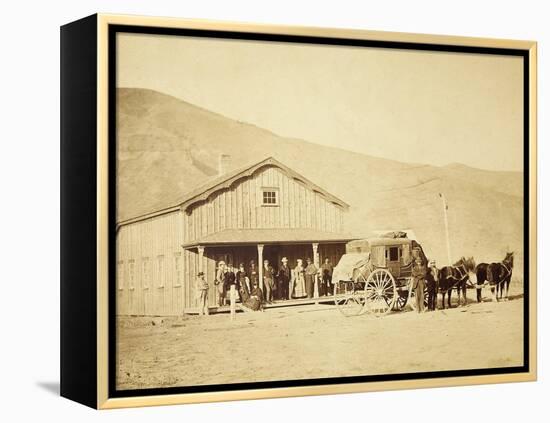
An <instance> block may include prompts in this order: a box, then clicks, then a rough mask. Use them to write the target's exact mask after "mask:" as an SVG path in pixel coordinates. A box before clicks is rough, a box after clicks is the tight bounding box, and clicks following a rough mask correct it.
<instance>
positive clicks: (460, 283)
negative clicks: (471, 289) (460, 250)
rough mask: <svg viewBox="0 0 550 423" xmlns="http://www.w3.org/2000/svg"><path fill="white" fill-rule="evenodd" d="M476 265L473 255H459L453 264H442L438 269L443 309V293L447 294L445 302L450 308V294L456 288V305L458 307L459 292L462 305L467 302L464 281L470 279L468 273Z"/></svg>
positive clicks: (459, 303) (459, 302) (443, 306)
mask: <svg viewBox="0 0 550 423" xmlns="http://www.w3.org/2000/svg"><path fill="white" fill-rule="evenodd" d="M475 267H476V264H475V261H474V258H473V257H469V258H465V257H461V258H460V260H458V261H457V262H456V263H455V264H454V265H452V266H444V267H442V268H441V270H440V271H439V293H440V294H441V306H442V308H443V309H445V294H447V295H448V297H447V303H448V305H449V308H451V294H452V292H453V288H456V292H457V294H458V306H459V307H460V305H461V301H460V293H461V292H462V296H463V297H464V305H466V304H468V301H467V299H466V283H467V282H468V281H469V280H470V274H471V273H473V271H474V268H475Z"/></svg>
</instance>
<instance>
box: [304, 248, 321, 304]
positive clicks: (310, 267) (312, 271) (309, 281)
mask: <svg viewBox="0 0 550 423" xmlns="http://www.w3.org/2000/svg"><path fill="white" fill-rule="evenodd" d="M306 262H307V266H306V269H305V274H306V294H307V297H308V298H313V292H314V290H315V278H316V277H317V272H318V271H319V270H318V269H317V266H315V264H313V263H312V261H311V259H310V258H309V257H308V258H307V259H306Z"/></svg>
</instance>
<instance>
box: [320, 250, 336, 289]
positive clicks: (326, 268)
mask: <svg viewBox="0 0 550 423" xmlns="http://www.w3.org/2000/svg"><path fill="white" fill-rule="evenodd" d="M332 271H333V267H332V263H331V262H330V259H329V258H326V259H325V262H324V263H323V264H322V265H321V295H332V290H333V288H332Z"/></svg>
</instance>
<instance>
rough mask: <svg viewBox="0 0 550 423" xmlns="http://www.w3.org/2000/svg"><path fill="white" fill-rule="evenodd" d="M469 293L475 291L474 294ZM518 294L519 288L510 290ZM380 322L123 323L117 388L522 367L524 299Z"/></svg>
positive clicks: (271, 313) (293, 314) (322, 310)
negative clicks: (516, 291) (515, 290)
mask: <svg viewBox="0 0 550 423" xmlns="http://www.w3.org/2000/svg"><path fill="white" fill-rule="evenodd" d="M468 294H469V295H475V294H474V293H472V292H469V293H468ZM512 294H514V292H512ZM470 301H471V302H470V304H469V305H468V306H463V307H458V308H453V309H450V310H444V311H443V310H439V311H436V312H428V313H425V314H417V313H415V312H400V313H392V314H389V315H386V316H384V317H382V318H375V317H372V316H360V317H349V318H347V317H344V316H342V315H341V314H340V313H339V312H338V311H337V310H335V309H334V308H332V307H330V306H301V307H292V308H276V309H269V310H267V311H265V312H263V313H261V312H256V313H239V314H237V318H236V320H235V321H230V319H229V316H228V315H227V314H218V315H211V316H205V317H199V316H185V317H178V318H144V317H139V318H137V317H133V318H131V317H121V318H119V321H118V331H119V332H118V345H117V347H118V348H117V350H118V372H117V386H118V388H119V389H135V388H151V387H171V386H186V385H200V384H219V383H231V382H233V383H235V382H256V381H270V380H288V379H303V378H319V377H337V376H356V375H374V374H389V373H403V372H418V371H437V370H454V369H475V368H488V367H502V366H517V365H521V364H522V362H523V298H522V296H521V295H517V293H516V295H515V296H513V297H512V299H511V300H510V301H508V302H499V303H493V302H484V303H481V304H477V303H475V302H473V300H470Z"/></svg>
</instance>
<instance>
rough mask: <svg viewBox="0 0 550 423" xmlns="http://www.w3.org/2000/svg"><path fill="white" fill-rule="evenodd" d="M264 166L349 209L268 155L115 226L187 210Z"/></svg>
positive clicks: (344, 203)
mask: <svg viewBox="0 0 550 423" xmlns="http://www.w3.org/2000/svg"><path fill="white" fill-rule="evenodd" d="M266 166H274V167H278V168H279V169H281V170H283V171H284V172H285V173H286V174H287V175H289V176H290V177H291V178H293V179H295V180H297V181H299V182H301V183H302V184H304V185H305V186H306V187H308V188H309V189H311V190H312V191H316V192H318V193H320V194H321V195H322V196H323V197H325V198H326V199H327V200H328V201H331V202H332V203H335V204H337V205H339V206H340V207H342V208H344V209H345V210H347V209H349V204H347V203H346V202H344V201H342V200H341V199H339V198H338V197H336V196H334V195H332V194H331V193H329V192H328V191H326V190H325V189H323V188H321V187H320V186H319V185H316V184H315V183H313V182H311V181H310V180H309V179H307V178H306V177H305V176H303V175H300V174H299V173H298V172H296V171H294V170H293V169H291V168H289V167H288V166H286V165H284V164H283V163H281V162H280V161H279V160H277V159H275V158H273V157H268V158H266V159H263V160H261V161H259V162H255V163H253V164H249V165H247V166H243V167H241V168H238V169H235V170H233V171H230V172H228V173H225V174H223V175H220V176H218V177H215V178H213V179H211V180H209V181H208V182H206V183H204V184H203V185H200V186H198V187H197V188H195V189H193V190H192V191H190V192H188V193H187V194H184V195H183V197H182V198H181V199H180V200H179V201H178V202H175V204H174V205H172V206H169V207H166V208H163V209H161V210H155V211H152V212H151V213H147V214H144V215H141V216H136V217H133V218H131V219H127V220H124V221H121V222H118V225H117V226H119V227H120V226H123V225H127V224H129V223H134V222H138V221H140V220H144V219H148V218H151V217H155V216H160V215H163V214H166V213H171V212H174V211H178V210H180V209H181V210H184V211H187V210H189V208H190V207H191V206H192V205H193V204H196V203H198V202H202V201H206V200H208V198H209V197H210V196H211V195H212V194H214V193H215V192H216V191H219V190H223V189H230V188H231V187H232V185H233V184H234V183H235V182H236V181H238V180H239V179H242V178H244V177H250V176H252V175H253V174H254V172H256V171H257V170H259V169H261V168H262V167H266Z"/></svg>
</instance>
